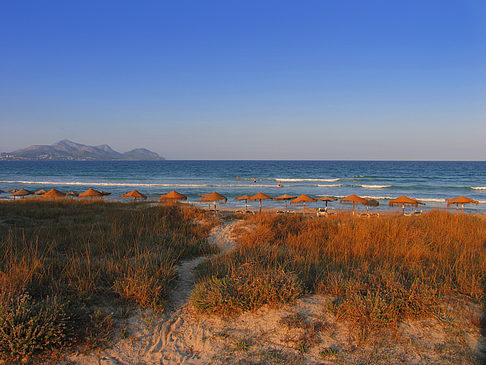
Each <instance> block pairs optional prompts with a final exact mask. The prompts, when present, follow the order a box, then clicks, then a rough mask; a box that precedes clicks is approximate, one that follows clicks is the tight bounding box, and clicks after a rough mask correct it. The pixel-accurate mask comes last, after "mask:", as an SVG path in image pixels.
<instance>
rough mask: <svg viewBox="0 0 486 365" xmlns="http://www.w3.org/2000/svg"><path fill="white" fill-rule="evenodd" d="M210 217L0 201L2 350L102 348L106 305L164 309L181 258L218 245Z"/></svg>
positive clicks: (165, 209) (174, 209)
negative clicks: (69, 346) (212, 239)
mask: <svg viewBox="0 0 486 365" xmlns="http://www.w3.org/2000/svg"><path fill="white" fill-rule="evenodd" d="M196 220H200V221H201V220H204V221H205V222H206V223H205V224H196V223H195V222H196ZM212 224H214V223H211V222H210V221H208V220H207V219H206V218H204V216H203V213H202V212H201V211H199V210H196V209H192V208H189V207H184V208H183V207H180V206H155V207H154V206H148V205H145V204H123V203H103V202H94V203H89V202H76V201H69V202H66V201H59V202H45V201H42V202H39V201H27V200H26V201H17V202H0V327H1V328H0V356H1V357H3V358H10V359H13V358H19V357H25V356H32V355H35V354H36V353H39V352H41V351H45V350H54V349H60V348H63V347H65V346H66V345H67V344H69V343H77V344H80V345H85V346H86V347H88V348H92V347H97V346H99V345H102V344H103V343H106V342H109V338H110V333H109V331H110V329H112V327H113V323H112V316H113V314H112V313H107V312H108V311H107V308H111V309H116V308H120V306H123V305H127V303H132V304H134V305H138V306H140V307H142V308H152V309H154V310H163V307H164V301H165V299H166V298H167V295H168V293H169V291H170V289H171V284H172V283H173V281H174V279H175V278H176V271H175V265H176V264H177V262H178V261H179V260H181V259H186V258H190V257H193V256H199V255H203V254H206V253H210V252H212V251H213V250H214V249H213V248H211V247H210V246H209V244H208V242H207V235H208V233H209V230H210V228H211V227H212ZM83 328H86V329H85V330H81V329H83ZM36 329H39V330H36ZM29 336H30V337H29Z"/></svg>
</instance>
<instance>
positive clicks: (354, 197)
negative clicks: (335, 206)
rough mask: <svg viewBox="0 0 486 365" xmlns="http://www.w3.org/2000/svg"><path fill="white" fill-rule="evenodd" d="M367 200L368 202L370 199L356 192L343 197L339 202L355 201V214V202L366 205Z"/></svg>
mask: <svg viewBox="0 0 486 365" xmlns="http://www.w3.org/2000/svg"><path fill="white" fill-rule="evenodd" d="M367 202H368V200H366V199H365V198H362V197H360V196H357V195H356V194H351V195H350V196H347V197H345V198H342V199H341V200H340V201H339V204H341V203H353V215H354V208H355V204H356V203H358V204H363V205H366V203H367Z"/></svg>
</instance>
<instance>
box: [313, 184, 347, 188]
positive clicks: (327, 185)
mask: <svg viewBox="0 0 486 365" xmlns="http://www.w3.org/2000/svg"><path fill="white" fill-rule="evenodd" d="M317 186H318V187H320V188H337V187H340V186H343V184H318V185H317Z"/></svg>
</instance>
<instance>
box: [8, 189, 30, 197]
mask: <svg viewBox="0 0 486 365" xmlns="http://www.w3.org/2000/svg"><path fill="white" fill-rule="evenodd" d="M26 195H32V192H31V191H28V190H25V189H20V190H17V191H15V192H13V193H12V194H10V196H13V197H14V199H15V197H16V196H20V197H24V196H26Z"/></svg>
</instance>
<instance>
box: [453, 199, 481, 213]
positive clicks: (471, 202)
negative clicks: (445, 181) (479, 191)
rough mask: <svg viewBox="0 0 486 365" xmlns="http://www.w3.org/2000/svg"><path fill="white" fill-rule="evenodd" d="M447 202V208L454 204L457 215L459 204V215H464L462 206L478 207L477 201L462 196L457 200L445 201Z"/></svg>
mask: <svg viewBox="0 0 486 365" xmlns="http://www.w3.org/2000/svg"><path fill="white" fill-rule="evenodd" d="M446 202H447V208H449V205H451V204H455V205H456V209H457V213H459V204H461V205H462V209H461V213H464V204H476V205H478V204H479V202H478V201H477V200H473V199H470V198H468V197H465V196H464V195H463V196H458V197H457V198H452V199H446Z"/></svg>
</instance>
